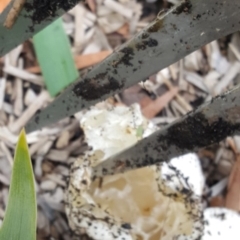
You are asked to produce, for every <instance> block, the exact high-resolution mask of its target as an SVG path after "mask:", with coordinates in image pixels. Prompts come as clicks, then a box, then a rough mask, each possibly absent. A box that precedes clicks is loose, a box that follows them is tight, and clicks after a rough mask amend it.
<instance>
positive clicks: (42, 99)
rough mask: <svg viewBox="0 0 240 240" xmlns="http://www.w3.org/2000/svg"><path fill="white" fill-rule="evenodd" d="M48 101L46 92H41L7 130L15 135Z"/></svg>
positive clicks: (48, 97)
mask: <svg viewBox="0 0 240 240" xmlns="http://www.w3.org/2000/svg"><path fill="white" fill-rule="evenodd" d="M49 100H50V96H49V94H48V92H47V91H42V92H41V93H40V94H39V96H38V97H37V98H36V99H35V101H34V102H33V103H32V104H31V105H30V106H29V107H28V108H27V109H26V110H25V111H24V112H23V114H22V115H21V117H20V118H18V119H17V120H16V121H15V122H14V123H12V124H11V125H10V126H9V129H10V130H11V131H12V132H14V133H16V132H19V131H20V130H21V128H22V127H24V126H25V125H26V123H27V122H28V121H29V120H30V118H31V117H32V116H33V115H34V114H35V113H36V111H37V110H39V109H40V108H41V107H42V106H43V105H44V104H45V103H46V102H47V101H49Z"/></svg>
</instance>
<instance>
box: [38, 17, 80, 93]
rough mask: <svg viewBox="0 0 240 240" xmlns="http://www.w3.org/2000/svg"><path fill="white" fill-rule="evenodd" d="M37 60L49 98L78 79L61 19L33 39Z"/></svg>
mask: <svg viewBox="0 0 240 240" xmlns="http://www.w3.org/2000/svg"><path fill="white" fill-rule="evenodd" d="M33 42H34V48H35V50H36V53H37V59H38V62H39V64H40V67H41V69H42V73H43V76H44V81H45V83H46V86H47V89H48V91H49V93H50V94H51V96H55V95H56V94H58V93H59V92H60V91H61V90H62V89H64V88H65V87H67V86H68V85H69V84H70V83H72V82H73V81H75V80H76V79H77V77H78V71H77V69H76V67H75V63H74V60H73V56H72V53H71V49H70V43H69V40H68V37H67V35H66V33H65V31H64V28H63V23H62V19H58V20H56V21H55V22H53V23H52V24H50V25H49V26H47V27H46V28H45V29H43V30H42V31H41V32H39V33H37V34H36V35H35V36H34V37H33Z"/></svg>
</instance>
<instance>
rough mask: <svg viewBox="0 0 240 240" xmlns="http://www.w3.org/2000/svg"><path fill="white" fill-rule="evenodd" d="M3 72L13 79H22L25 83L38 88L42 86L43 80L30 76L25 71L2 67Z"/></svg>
mask: <svg viewBox="0 0 240 240" xmlns="http://www.w3.org/2000/svg"><path fill="white" fill-rule="evenodd" d="M3 71H4V72H5V73H7V74H10V75H12V76H14V77H17V78H20V79H23V80H25V81H28V82H31V83H34V84H36V85H39V86H44V82H43V78H42V77H39V76H37V75H34V74H31V73H29V72H27V71H25V70H22V69H19V68H16V67H13V66H11V65H9V66H6V67H4V69H3Z"/></svg>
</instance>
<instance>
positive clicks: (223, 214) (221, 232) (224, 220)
mask: <svg viewBox="0 0 240 240" xmlns="http://www.w3.org/2000/svg"><path fill="white" fill-rule="evenodd" d="M239 226H240V215H239V213H237V212H235V211H232V210H229V209H225V208H207V209H206V210H205V211H204V234H203V237H202V239H201V240H226V239H231V240H239V239H240V233H239Z"/></svg>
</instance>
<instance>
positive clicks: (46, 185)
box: [40, 180, 57, 191]
mask: <svg viewBox="0 0 240 240" xmlns="http://www.w3.org/2000/svg"><path fill="white" fill-rule="evenodd" d="M56 186H57V184H56V183H55V182H53V181H51V180H44V181H42V182H41V184H40V188H41V189H42V190H45V191H52V190H54V189H55V188H56Z"/></svg>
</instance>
